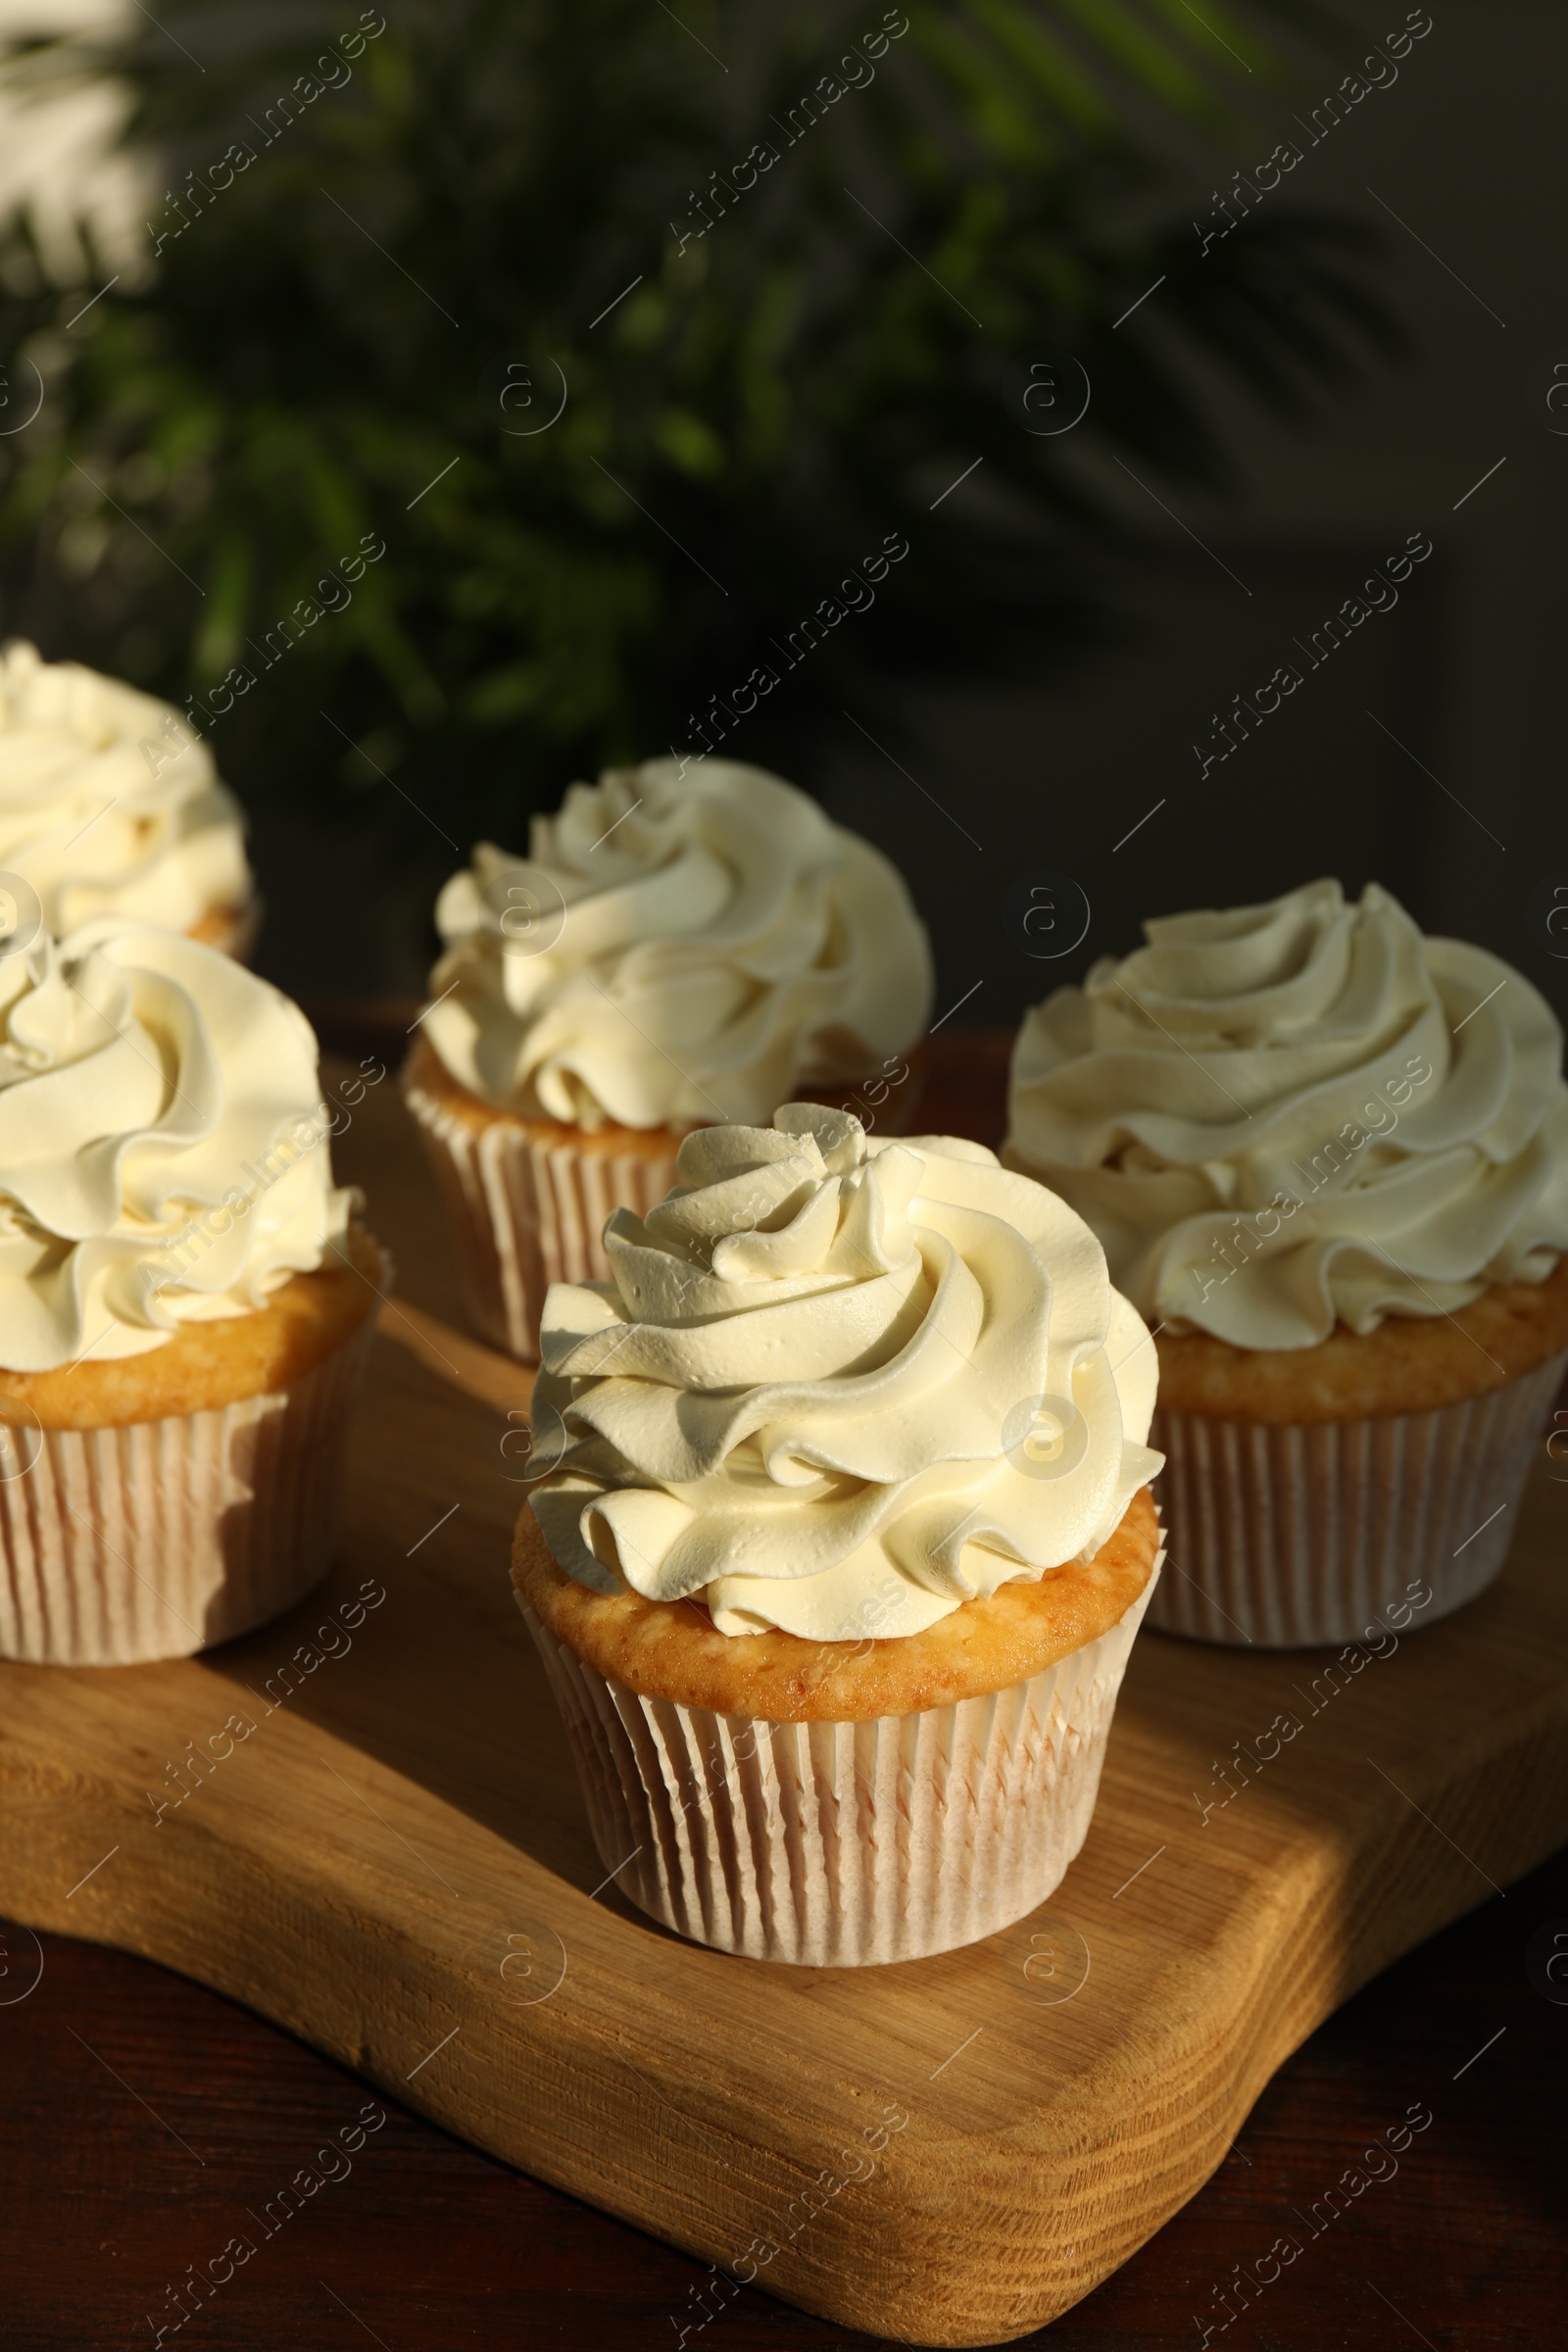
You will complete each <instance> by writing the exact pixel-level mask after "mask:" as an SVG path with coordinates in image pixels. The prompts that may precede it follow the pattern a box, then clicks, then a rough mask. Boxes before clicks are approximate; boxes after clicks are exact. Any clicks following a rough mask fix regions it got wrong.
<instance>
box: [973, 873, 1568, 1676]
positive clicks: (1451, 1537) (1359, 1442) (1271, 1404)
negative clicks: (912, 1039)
mask: <svg viewBox="0 0 1568 2352" xmlns="http://www.w3.org/2000/svg"><path fill="white" fill-rule="evenodd" d="M1145 932H1146V936H1147V939H1148V942H1149V944H1148V946H1147V947H1144V948H1140V949H1139V950H1137V952H1136V953H1135V954H1133V955H1131V956H1127V957H1125V958H1124V959H1123V960H1122V961H1120V962H1117V961H1115V960H1114V959H1112V958H1108V957H1107V958H1105V959H1104V960H1103V961H1102V962H1100V963H1098V964H1097V965H1096V966H1095V968H1094V970H1093V971H1092V972H1091V973H1090V975H1089V977H1088V980H1087V981H1086V982H1085V984H1084V986H1083V987H1082V988H1081V989H1079V988H1061V989H1058V990H1056V992H1055V993H1054V995H1053V996H1051V997H1050V998H1048V999H1047V1001H1046V1003H1045V1004H1044V1005H1040V1006H1038V1007H1037V1008H1036V1009H1035V1011H1033V1012H1032V1013H1031V1014H1030V1015H1029V1017H1028V1019H1027V1020H1026V1021H1025V1022H1024V1025H1023V1029H1022V1031H1021V1033H1020V1035H1019V1038H1018V1043H1017V1049H1016V1052H1015V1054H1014V1058H1013V1066H1012V1087H1011V1103H1010V1116H1009V1135H1008V1140H1007V1144H1006V1147H1005V1151H1004V1153H1003V1157H1004V1159H1005V1162H1006V1164H1007V1165H1008V1166H1009V1167H1014V1168H1018V1169H1022V1170H1025V1171H1027V1172H1028V1173H1029V1174H1030V1175H1032V1176H1037V1177H1038V1178H1039V1179H1040V1180H1041V1182H1042V1183H1044V1184H1049V1185H1050V1186H1051V1187H1052V1188H1053V1189H1054V1191H1056V1192H1058V1193H1060V1194H1061V1196H1062V1198H1063V1199H1064V1200H1066V1201H1070V1202H1071V1203H1072V1205H1073V1206H1074V1207H1075V1208H1076V1209H1077V1210H1078V1212H1079V1214H1080V1215H1081V1216H1082V1217H1084V1218H1085V1220H1086V1221H1087V1222H1088V1223H1089V1224H1090V1225H1091V1226H1092V1227H1093V1228H1094V1230H1095V1232H1096V1233H1097V1234H1098V1236H1099V1237H1100V1240H1101V1242H1102V1243H1103V1247H1104V1250H1105V1254H1106V1256H1107V1258H1108V1260H1109V1263H1110V1271H1111V1278H1112V1280H1113V1281H1114V1282H1115V1283H1116V1284H1117V1285H1118V1287H1119V1288H1120V1289H1122V1290H1123V1291H1125V1292H1126V1294H1127V1296H1128V1297H1129V1298H1130V1299H1132V1300H1133V1301H1134V1303H1135V1304H1136V1305H1137V1306H1138V1308H1139V1309H1140V1311H1141V1312H1142V1313H1143V1314H1144V1315H1146V1316H1147V1317H1148V1319H1149V1321H1150V1323H1151V1324H1152V1326H1153V1327H1154V1330H1155V1336H1156V1345H1157V1348H1158V1351H1159V1404H1158V1411H1157V1413H1156V1415H1155V1421H1154V1442H1155V1444H1156V1445H1157V1446H1160V1447H1161V1448H1162V1450H1163V1451H1164V1453H1165V1455H1166V1457H1167V1468H1166V1473H1165V1482H1164V1485H1163V1487H1162V1488H1161V1501H1162V1505H1163V1509H1164V1513H1165V1519H1166V1523H1167V1526H1168V1529H1169V1533H1170V1571H1171V1572H1170V1573H1169V1574H1168V1575H1167V1576H1166V1578H1165V1580H1164V1583H1163V1584H1162V1586H1161V1589H1160V1591H1159V1593H1158V1594H1157V1595H1156V1597H1155V1600H1154V1602H1153V1604H1152V1610H1151V1615H1150V1623H1151V1624H1152V1625H1157V1626H1159V1627H1161V1628H1162V1629H1163V1630H1165V1631H1167V1632H1170V1633H1181V1634H1191V1635H1194V1636H1197V1637H1198V1638H1200V1639H1201V1640H1205V1641H1210V1642H1258V1643H1262V1644H1267V1645H1269V1646H1272V1647H1294V1646H1296V1645H1299V1644H1303V1643H1310V1642H1352V1641H1359V1640H1362V1639H1366V1638H1374V1637H1375V1636H1376V1633H1377V1630H1378V1627H1379V1626H1380V1625H1383V1624H1386V1623H1390V1622H1395V1623H1409V1622H1411V1621H1412V1619H1413V1620H1414V1622H1417V1623H1420V1624H1428V1623H1431V1622H1432V1621H1433V1620H1434V1619H1436V1618H1438V1617H1441V1616H1443V1615H1445V1614H1446V1612H1447V1611H1448V1610H1450V1609H1455V1608H1457V1607H1459V1606H1460V1604H1461V1603H1462V1602H1464V1601H1466V1600H1468V1599H1470V1598H1471V1597H1472V1595H1473V1594H1475V1593H1479V1592H1480V1591H1481V1590H1482V1589H1483V1588H1484V1587H1485V1586H1486V1585H1488V1584H1490V1582H1491V1581H1492V1579H1493V1578H1494V1577H1495V1575H1496V1573H1497V1571H1498V1569H1499V1568H1500V1566H1501V1564H1502V1561H1503V1558H1504V1555H1505V1554H1506V1551H1507V1548H1508V1544H1509V1540H1510V1537H1511V1535H1512V1532H1513V1525H1514V1519H1515V1516H1516V1510H1515V1506H1516V1505H1517V1502H1518V1499H1519V1495H1520V1492H1521V1489H1522V1488H1523V1485H1524V1481H1525V1478H1526V1475H1527V1473H1528V1470H1529V1467H1530V1463H1531V1459H1532V1455H1533V1453H1534V1450H1535V1448H1536V1446H1537V1445H1538V1443H1539V1441H1540V1437H1541V1433H1542V1429H1543V1426H1544V1422H1545V1421H1546V1419H1547V1417H1548V1415H1549V1411H1550V1407H1551V1402H1552V1398H1553V1397H1554V1395H1555V1393H1556V1390H1557V1386H1558V1383H1559V1381H1560V1379H1561V1377H1562V1371H1563V1365H1564V1361H1565V1355H1568V1270H1565V1269H1564V1266H1563V1263H1562V1253H1563V1251H1564V1250H1568V1088H1565V1087H1564V1084H1563V1078H1562V1067H1561V1064H1562V1033H1561V1031H1560V1029H1559V1028H1558V1025H1557V1023H1556V1021H1555V1020H1554V1019H1553V1017H1552V1014H1551V1012H1550V1010H1549V1009H1548V1007H1547V1005H1545V1003H1544V1001H1543V999H1542V998H1541V997H1540V996H1539V995H1538V993H1537V992H1536V990H1535V989H1534V988H1532V987H1531V985H1530V983H1529V981H1528V980H1526V979H1524V978H1523V977H1522V976H1521V974H1520V973H1518V972H1516V971H1514V970H1512V969H1511V967H1510V966H1509V965H1507V964H1505V963H1501V962H1499V961H1498V959H1497V958H1496V957H1495V956H1489V955H1487V954H1486V953H1485V952H1484V951H1483V950H1482V949H1480V948H1474V947H1468V946H1466V945H1465V944H1464V943H1463V942H1462V941H1460V940H1452V939H1425V938H1423V937H1422V934H1421V932H1420V931H1419V930H1418V928H1417V927H1416V925H1415V924H1414V923H1413V922H1412V921H1411V919H1410V917H1409V916H1408V915H1407V914H1406V913H1405V911H1404V909H1403V908H1402V907H1400V906H1399V905H1398V903H1397V900H1395V899H1393V898H1391V897H1390V895H1389V893H1388V892H1387V891H1385V890H1380V889H1378V888H1377V887H1376V885H1372V886H1369V887H1368V888H1367V890H1366V891H1365V892H1364V893H1363V894H1362V896H1361V898H1360V900H1359V902H1358V903H1356V904H1353V905H1351V904H1348V903H1347V901H1346V898H1345V895H1344V892H1343V891H1342V889H1341V887H1340V885H1339V883H1338V882H1314V883H1310V884H1308V885H1307V886H1306V887H1305V888H1304V889H1301V890H1295V891H1291V892H1289V893H1288V894H1287V895H1286V896H1285V897H1284V898H1281V899H1276V900H1274V901H1272V902H1271V903H1270V904H1268V905H1267V906H1262V907H1237V908H1234V909H1232V910H1231V911H1229V912H1227V913H1201V914H1183V915H1173V916H1169V917H1167V918H1165V919H1163V920H1161V921H1158V922H1152V923H1149V924H1147V925H1146V926H1145ZM1418 1611H1419V1612H1421V1614H1420V1615H1419V1617H1416V1616H1415V1615H1414V1613H1415V1612H1418ZM1390 1612H1395V1615H1394V1616H1393V1617H1392V1618H1391V1615H1390Z"/></svg>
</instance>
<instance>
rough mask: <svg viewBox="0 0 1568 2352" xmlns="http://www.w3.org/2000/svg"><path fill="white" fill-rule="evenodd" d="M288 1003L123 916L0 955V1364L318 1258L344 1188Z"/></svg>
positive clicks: (66, 1348)
mask: <svg viewBox="0 0 1568 2352" xmlns="http://www.w3.org/2000/svg"><path fill="white" fill-rule="evenodd" d="M328 1128H329V1120H328V1114H327V1112H326V1110H325V1108H324V1106H323V1105H322V1104H321V1101H320V1091H319V1085H318V1080H317V1046H316V1039H315V1036H314V1035H313V1033H312V1030H311V1027H310V1024H309V1022H308V1021H307V1020H306V1018H305V1016H304V1014H303V1013H302V1012H301V1011H300V1010H299V1008H298V1006H297V1005H291V1004H290V1003H289V1001H288V999H287V998H286V997H283V996H280V995H279V993H278V991H277V990H276V989H275V988H272V987H270V986H269V984H268V983H267V982H266V981H265V980H259V979H257V978H256V977H255V975H254V974H253V973H251V972H248V971H246V970H245V969H244V968H243V966H241V965H240V964H237V963H235V962H233V961H232V960H231V958H230V957H228V956H223V955H221V954H220V953H219V952H218V950H217V949H214V948H207V947H203V946H201V945H199V944H198V942H197V941H195V940H192V939H187V938H185V937H184V936H183V935H182V934H181V933H180V932H177V931H164V930H155V929H152V928H150V927H148V926H144V925H140V924H132V923H125V922H122V921H119V920H117V919H116V918H114V917H113V916H109V917H104V918H102V919H100V920H99V921H98V922H95V923H91V924H88V925H86V926H85V927H84V928H82V929H81V930H79V931H77V932H75V933H73V935H72V936H71V937H70V938H68V939H65V940H62V941H56V940H54V939H53V938H51V937H49V936H48V935H47V934H46V935H45V936H44V937H42V938H41V939H39V940H38V941H37V942H36V943H35V944H34V945H33V946H32V947H31V948H29V949H27V950H26V951H25V953H20V954H17V955H13V956H7V957H5V958H3V959H0V1364H3V1365H4V1366H5V1367H6V1369H7V1370H9V1371H12V1372H47V1371H52V1370H54V1369H55V1368H56V1367H58V1366H60V1365H62V1364H70V1363H74V1362H75V1361H76V1360H77V1359H78V1358H81V1357H83V1356H90V1357H91V1358H92V1359H93V1360H94V1361H95V1362H97V1361H102V1360H104V1359H106V1358H109V1357H114V1356H127V1355H138V1354H142V1353H144V1352H145V1351H146V1350H148V1349H149V1348H159V1347H162V1346H163V1345H165V1344H166V1342H167V1341H168V1340H169V1338H170V1336H171V1335H172V1333H173V1332H174V1331H175V1330H176V1329H177V1328H178V1326H179V1325H180V1324H181V1323H184V1322H190V1321H195V1320H199V1319H200V1320H211V1319H215V1318H218V1317H221V1316H227V1315H242V1314H245V1313H248V1312H249V1311H250V1310H251V1309H252V1308H255V1307H261V1306H265V1305H266V1303H267V1300H268V1299H269V1297H270V1294H271V1292H273V1291H274V1290H275V1289H276V1288H277V1287H278V1285H279V1284H281V1283H283V1282H285V1281H287V1279H288V1278H289V1276H290V1275H291V1274H295V1273H308V1272H311V1271H312V1270H314V1268H316V1267H317V1266H319V1264H320V1262H321V1259H322V1256H323V1254H324V1252H325V1250H326V1249H327V1247H328V1246H329V1244H331V1243H333V1242H335V1241H338V1240H340V1239H341V1238H342V1235H343V1233H344V1230H345V1227H346V1223H347V1218H348V1213H349V1208H350V1205H351V1203H352V1200H353V1196H352V1195H351V1194H349V1193H347V1192H340V1191H337V1190H336V1189H334V1187H333V1183H332V1172H331V1165H330V1159H329V1154H328V1151H327V1145H326V1137H327V1133H328Z"/></svg>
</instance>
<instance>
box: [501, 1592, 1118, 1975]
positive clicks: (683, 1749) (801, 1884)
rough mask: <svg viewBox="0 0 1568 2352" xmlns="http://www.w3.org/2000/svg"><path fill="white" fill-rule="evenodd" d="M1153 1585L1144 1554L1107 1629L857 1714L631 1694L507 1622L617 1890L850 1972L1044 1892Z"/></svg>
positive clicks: (1076, 1842)
mask: <svg viewBox="0 0 1568 2352" xmlns="http://www.w3.org/2000/svg"><path fill="white" fill-rule="evenodd" d="M1158 1576H1159V1561H1158V1560H1156V1561H1155V1563H1154V1569H1153V1574H1152V1576H1151V1578H1150V1581H1149V1583H1148V1584H1147V1585H1146V1586H1145V1587H1144V1590H1143V1592H1142V1593H1140V1595H1139V1597H1138V1599H1137V1600H1136V1601H1135V1602H1134V1603H1133V1606H1132V1607H1131V1608H1130V1609H1129V1610H1128V1611H1127V1613H1126V1615H1125V1616H1124V1617H1122V1618H1121V1620H1120V1621H1119V1623H1117V1624H1116V1625H1113V1626H1112V1627H1111V1628H1110V1629H1109V1631H1108V1632H1106V1633H1104V1634H1103V1635H1102V1636H1101V1637H1100V1639H1099V1640H1098V1641H1096V1642H1088V1643H1086V1645H1085V1646H1084V1647H1083V1648H1082V1649H1078V1650H1074V1651H1073V1653H1072V1654H1071V1656H1069V1657H1066V1658H1063V1659H1061V1660H1060V1661H1059V1662H1058V1663H1057V1664H1056V1665H1054V1666H1052V1667H1049V1668H1048V1669H1047V1670H1046V1672H1045V1673H1043V1674H1037V1675H1036V1676H1034V1678H1033V1679H1032V1680H1031V1681H1029V1682H1027V1683H1018V1684H1015V1685H1014V1686H1013V1687H1012V1689H1010V1690H1007V1691H997V1692H995V1693H993V1694H992V1695H991V1696H989V1697H985V1698H967V1699H962V1700H960V1701H959V1702H958V1703H957V1704H956V1705H954V1706H949V1707H933V1708H931V1709H929V1710H927V1711H926V1712H923V1713H919V1714H913V1715H886V1716H880V1717H877V1718H875V1719H874V1720H872V1721H871V1722H868V1723H765V1722H761V1721H760V1720H755V1719H753V1718H751V1717H747V1716H735V1715H714V1714H711V1713H709V1712H708V1711H706V1710H705V1709H703V1708H699V1707H684V1706H678V1705H676V1704H675V1703H674V1702H673V1701H671V1700H667V1699H657V1698H640V1697H638V1696H637V1694H636V1693H635V1692H634V1691H628V1690H626V1689H625V1688H623V1686H621V1685H620V1684H618V1683H612V1682H607V1681H606V1679H605V1678H604V1676H603V1675H601V1674H599V1673H597V1672H596V1671H595V1669H594V1668H593V1667H591V1666H589V1665H587V1664H586V1663H585V1662H584V1660H583V1659H581V1658H579V1657H578V1656H577V1654H576V1653H575V1651H573V1650H571V1649H569V1648H567V1647H566V1646H565V1645H564V1643H562V1642H558V1641H557V1640H556V1638H555V1636H554V1635H553V1634H552V1633H551V1632H550V1630H549V1629H548V1627H546V1626H544V1625H543V1624H541V1622H540V1620H539V1618H538V1617H537V1616H536V1615H535V1614H534V1612H533V1611H532V1610H531V1609H524V1611H523V1614H524V1616H525V1617H526V1618H527V1621H528V1626H529V1630H530V1632H531V1633H532V1635H533V1638H534V1641H535V1642H537V1644H538V1647H539V1652H540V1655H541V1657H542V1658H543V1660H544V1664H545V1671H546V1673H547V1675H548V1676H549V1679H550V1684H551V1687H552V1689H553V1691H554V1692H555V1696H556V1700H557V1703H558V1704H559V1706H560V1708H561V1711H562V1714H563V1716H564V1718H565V1724H566V1731H567V1735H568V1738H569V1739H570V1741H571V1747H572V1754H573V1757H574V1760H575V1762H576V1766H577V1773H578V1777H579V1779H580V1780H581V1782H582V1787H583V1793H584V1796H585V1797H586V1799H587V1804H588V1817H589V1820H590V1822H591V1823H592V1825H593V1834H594V1842H595V1844H596V1845H597V1846H598V1848H599V1852H600V1855H601V1857H602V1858H603V1861H604V1865H605V1868H606V1870H607V1871H611V1872H613V1874H614V1880H615V1885H616V1886H617V1887H620V1888H621V1890H622V1891H623V1892H624V1893H625V1894H627V1895H629V1896H630V1897H631V1899H632V1901H633V1902H635V1903H637V1904H639V1905H640V1906H641V1908H642V1909H643V1910H645V1911H647V1912H650V1913H652V1915H653V1917H654V1918H655V1919H658V1920H662V1922H663V1924H664V1925H665V1926H666V1927H669V1928H673V1929H674V1930H675V1932H676V1933H677V1935H681V1936H690V1937H692V1938H693V1940H694V1941H696V1942H698V1943H708V1944H713V1945H715V1946H716V1947H717V1948H718V1949H719V1950H721V1951H726V1952H741V1953H744V1954H745V1955H746V1956H747V1957H748V1958H750V1959H753V1960H784V1961H793V1962H796V1963H799V1964H801V1965H804V1966H809V1967H814V1968H855V1967H864V1966H866V1965H868V1964H871V1963H873V1962H879V1961H889V1960H917V1959H920V1958H922V1957H923V1956H924V1955H926V1954H928V1953H931V1952H946V1951H952V1950H954V1949H955V1948H956V1946H957V1945H959V1944H965V1943H977V1942H978V1941H979V1940H980V1938H981V1937H982V1936H991V1935H995V1934H996V1933H997V1931H998V1930H999V1929H1002V1928H1005V1927H1010V1926H1011V1924H1012V1922H1013V1921H1014V1920H1017V1919H1022V1918H1024V1917H1026V1915H1027V1914H1028V1913H1029V1912H1031V1911H1033V1910H1034V1909H1036V1907H1037V1906H1038V1905H1039V1904H1041V1903H1043V1902H1044V1901H1045V1899H1046V1897H1047V1896H1048V1895H1049V1894H1050V1893H1051V1892H1052V1891H1053V1889H1054V1887H1056V1886H1057V1885H1058V1884H1059V1883H1060V1880H1061V1878H1062V1875H1063V1873H1064V1872H1065V1870H1066V1868H1067V1866H1068V1864H1069V1863H1070V1862H1071V1861H1072V1859H1073V1857H1074V1856H1075V1854H1076V1853H1077V1851H1078V1849H1079V1847H1080V1846H1081V1845H1082V1844H1083V1841H1084V1838H1085V1837H1086V1836H1087V1834H1088V1830H1089V1821H1090V1816H1091V1814H1092V1813H1093V1812H1094V1809H1095V1797H1096V1794H1097V1792H1098V1790H1099V1788H1100V1768H1101V1765H1102V1763H1103V1760H1104V1753H1105V1740H1106V1738H1107V1736H1108V1734H1109V1731H1110V1719H1111V1716H1112V1714H1113V1713H1114V1712H1115V1706H1116V1694H1117V1692H1118V1691H1119V1690H1120V1689H1121V1679H1122V1674H1123V1671H1124V1669H1125V1667H1126V1664H1127V1657H1128V1652H1129V1651H1130V1650H1131V1648H1132V1644H1133V1637H1134V1635H1135V1634H1136V1633H1137V1631H1138V1627H1139V1624H1140V1622H1141V1620H1142V1618H1143V1615H1144V1611H1145V1609H1146V1608H1147V1606H1148V1604H1149V1597H1150V1594H1151V1593H1152V1591H1153V1588H1154V1584H1155V1582H1156V1581H1157V1579H1158Z"/></svg>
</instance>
